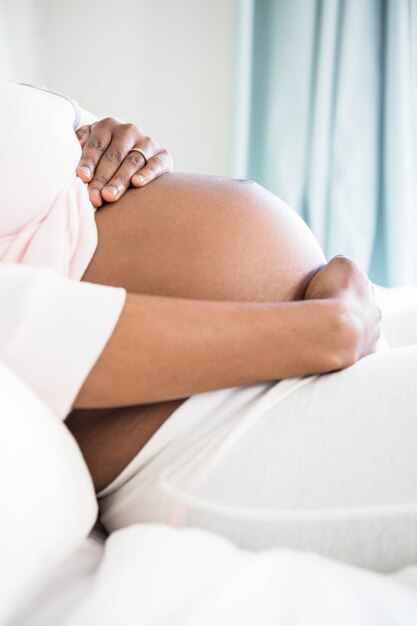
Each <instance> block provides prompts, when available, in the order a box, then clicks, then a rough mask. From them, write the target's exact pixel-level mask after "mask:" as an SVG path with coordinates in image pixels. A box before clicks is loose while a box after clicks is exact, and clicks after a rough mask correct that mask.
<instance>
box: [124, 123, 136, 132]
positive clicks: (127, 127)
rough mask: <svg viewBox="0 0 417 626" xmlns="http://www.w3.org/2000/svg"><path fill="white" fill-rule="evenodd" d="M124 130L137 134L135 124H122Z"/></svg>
mask: <svg viewBox="0 0 417 626" xmlns="http://www.w3.org/2000/svg"><path fill="white" fill-rule="evenodd" d="M122 128H123V129H124V130H125V131H126V132H128V133H134V132H136V130H137V128H136V125H135V124H133V122H128V123H127V124H122Z"/></svg>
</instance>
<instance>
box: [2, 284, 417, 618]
mask: <svg viewBox="0 0 417 626" xmlns="http://www.w3.org/2000/svg"><path fill="white" fill-rule="evenodd" d="M382 297H383V294H382ZM392 302H393V303H394V304H393V305H392V306H394V307H397V308H398V310H399V311H401V310H402V308H401V307H403V306H406V305H405V304H404V302H403V303H402V302H401V299H400V297H396V298H394V300H392ZM0 389H1V394H0V416H1V419H0V464H1V472H0V494H1V500H0V502H1V515H0V520H1V521H0V530H1V532H0V543H1V549H0V554H1V557H0V598H1V600H0V624H8V625H9V624H10V625H22V626H35V625H36V626H52V625H53V626H56V625H57V624H59V625H65V626H87V625H88V626H90V625H92V624H100V625H101V626H107V625H109V626H110V625H117V626H118V625H123V626H129V625H136V624H141V625H144V626H147V625H158V626H165V625H166V626H177V625H178V626H180V625H181V626H183V625H190V626H191V625H192V626H200V625H201V626H203V625H206V624H207V625H209V624H210V625H213V624H216V625H219V626H222V625H227V626H229V625H234V624H236V625H237V624H239V626H245V625H248V626H249V625H250V626H254V625H256V624H259V625H262V626H268V625H269V624H271V625H272V624H273V625H275V626H277V625H281V624H282V625H283V626H284V625H285V626H296V625H297V626H300V625H306V626H307V625H308V626H315V625H317V626H319V625H320V626H327V625H329V626H330V625H331V626H334V624H337V625H338V626H344V625H349V626H351V625H355V626H362V625H363V626H371V625H372V626H373V625H375V626H391V625H392V626H416V625H417V564H416V565H411V566H410V567H407V568H406V569H403V570H401V571H397V572H392V573H390V574H389V575H381V574H377V573H374V572H370V571H367V570H364V569H360V568H356V567H354V566H350V565H347V564H344V563H341V562H337V561H335V560H331V559H329V558H324V557H321V556H319V555H316V554H312V553H308V552H301V551H299V552H298V551H295V550H288V549H284V548H283V549H274V550H272V549H270V550H263V551H259V552H251V551H248V550H243V549H240V548H237V547H236V546H234V545H233V544H232V543H230V542H229V541H227V540H225V539H223V538H221V537H219V536H217V535H214V534H210V533H208V532H205V531H202V530H198V529H195V528H183V529H180V528H174V527H170V526H165V525H159V524H135V525H132V526H130V527H128V528H125V529H123V530H120V531H117V532H115V533H113V534H112V535H111V536H110V537H106V536H104V535H103V533H102V532H100V530H98V529H97V528H95V523H96V518H97V502H96V498H95V494H94V489H93V485H92V482H91V478H90V475H89V472H88V470H87V467H86V465H85V462H84V460H83V458H82V456H81V453H80V451H79V449H78V446H77V445H76V443H75V441H74V440H73V438H72V436H71V435H70V433H69V432H68V430H67V429H66V427H65V425H64V424H62V423H61V422H60V421H59V420H58V419H57V418H56V417H55V416H54V415H53V414H52V412H51V411H50V409H49V408H48V407H46V406H45V405H44V404H43V403H42V401H41V400H40V399H39V398H38V397H37V396H36V395H35V394H34V393H33V392H32V391H31V389H30V388H29V387H28V386H27V385H26V384H25V383H24V382H23V381H22V380H21V379H19V378H18V376H16V374H15V373H13V372H12V371H11V370H10V369H8V368H7V367H6V366H5V365H4V364H1V363H0Z"/></svg>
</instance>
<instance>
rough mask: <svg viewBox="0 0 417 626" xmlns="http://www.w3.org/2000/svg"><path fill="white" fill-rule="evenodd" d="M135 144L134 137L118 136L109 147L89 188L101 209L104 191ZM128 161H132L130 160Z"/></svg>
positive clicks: (94, 202)
mask: <svg viewBox="0 0 417 626" xmlns="http://www.w3.org/2000/svg"><path fill="white" fill-rule="evenodd" d="M133 143H134V139H133V137H132V136H130V137H129V136H123V135H116V136H115V137H114V139H113V140H112V142H111V143H110V145H109V146H108V147H107V150H106V151H105V152H104V154H103V156H102V157H101V159H100V162H99V164H98V166H97V168H96V171H95V174H94V177H93V179H92V181H91V183H90V184H89V186H88V190H89V192H90V200H91V202H92V203H93V205H94V206H96V207H99V206H101V205H102V204H103V201H102V195H101V193H102V190H103V188H104V187H106V186H107V185H109V182H110V181H111V180H112V178H113V177H114V176H115V175H116V172H117V171H118V169H119V168H120V166H121V165H122V163H123V162H124V161H125V159H127V158H128V157H129V154H130V153H129V150H130V149H131V148H132V144H133ZM128 160H129V161H130V158H129V159H128ZM129 184H130V179H129V182H128V185H129ZM114 199H116V198H112V200H114ZM105 200H107V198H105Z"/></svg>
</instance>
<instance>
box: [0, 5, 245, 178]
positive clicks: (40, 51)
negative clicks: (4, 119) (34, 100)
mask: <svg viewBox="0 0 417 626" xmlns="http://www.w3.org/2000/svg"><path fill="white" fill-rule="evenodd" d="M2 4H3V9H4V11H3V13H4V15H5V20H6V26H7V27H8V29H9V41H10V48H11V56H12V62H13V65H14V68H15V71H14V76H15V77H16V79H18V80H21V81H25V82H37V83H42V84H45V85H47V86H49V87H51V88H53V89H56V90H58V91H63V92H65V93H67V94H69V95H71V96H73V97H74V98H76V99H77V100H78V101H79V102H80V104H81V105H82V106H84V107H85V108H88V109H90V110H92V111H94V112H97V113H98V114H100V115H113V116H116V117H121V118H123V119H126V120H129V121H134V122H135V123H137V124H138V125H139V126H140V127H141V128H143V130H145V131H146V133H148V134H150V135H151V136H152V137H154V138H155V139H156V141H158V142H159V143H160V144H161V145H163V146H165V147H167V148H168V149H169V150H170V151H171V152H172V154H173V155H174V160H175V169H176V170H177V171H194V172H203V173H210V174H224V175H228V174H230V173H231V157H232V155H231V152H232V146H231V143H232V130H233V129H232V124H233V117H232V102H233V100H232V98H233V85H234V80H233V74H234V53H235V10H236V5H235V0H119V1H118V2H115V0H89V1H88V0H2Z"/></svg>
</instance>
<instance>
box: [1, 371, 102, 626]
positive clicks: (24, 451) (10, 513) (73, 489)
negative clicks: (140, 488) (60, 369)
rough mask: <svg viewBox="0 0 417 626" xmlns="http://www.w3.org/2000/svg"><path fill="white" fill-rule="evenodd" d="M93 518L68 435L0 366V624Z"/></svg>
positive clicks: (85, 479)
mask: <svg viewBox="0 0 417 626" xmlns="http://www.w3.org/2000/svg"><path fill="white" fill-rule="evenodd" d="M96 515H97V503H96V498H95V493H94V488H93V485H92V481H91V477H90V474H89V472H88V469H87V466H86V464H85V462H84V460H83V458H82V455H81V453H80V451H79V448H78V446H77V444H76V443H75V441H74V439H73V437H72V435H71V434H70V432H69V431H68V430H67V428H66V427H65V426H64V425H63V424H62V423H61V422H60V421H59V420H58V419H57V418H56V417H54V416H53V414H52V413H51V411H50V410H49V409H48V408H47V407H46V406H45V405H44V404H43V403H42V402H41V401H40V400H39V399H38V397H37V396H35V394H34V393H33V392H32V391H31V390H30V389H29V387H27V386H26V385H25V384H24V383H23V382H22V381H20V380H19V379H18V378H17V377H16V376H15V375H14V374H13V373H12V372H11V371H10V370H9V369H7V368H6V367H5V366H4V365H3V364H1V363H0V555H1V556H0V598H1V602H0V623H1V624H3V623H5V622H6V621H8V620H9V619H10V616H11V614H12V613H13V612H15V611H17V610H18V609H19V599H20V598H22V599H24V598H26V597H27V593H28V591H29V592H30V589H31V586H32V585H33V584H34V583H35V582H36V583H38V582H39V581H40V580H41V579H42V577H43V576H44V575H46V574H47V573H48V572H50V570H51V569H52V568H53V567H55V566H56V565H57V564H58V563H59V562H60V561H61V560H62V559H63V558H65V557H66V556H67V555H69V554H70V553H71V552H72V551H73V550H74V549H75V548H77V547H78V546H79V545H80V544H81V542H82V541H83V539H84V538H85V537H86V535H87V534H88V532H89V530H90V529H91V527H92V525H93V524H94V521H95V518H96Z"/></svg>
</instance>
